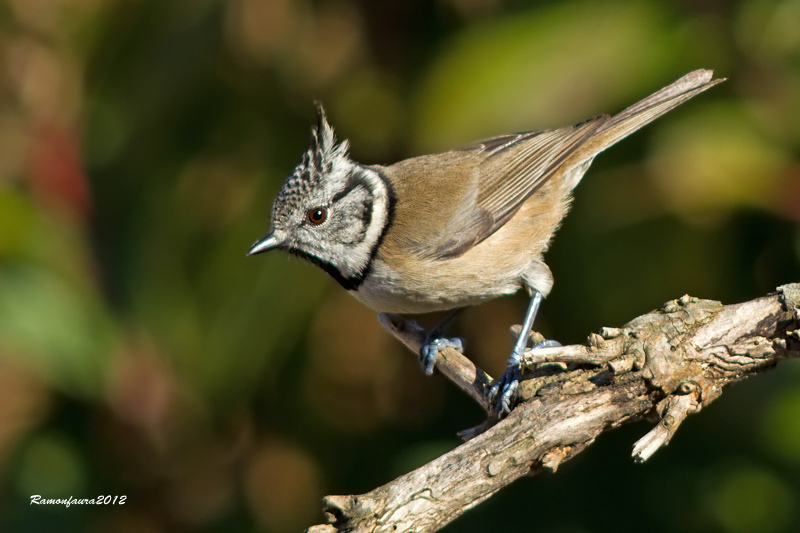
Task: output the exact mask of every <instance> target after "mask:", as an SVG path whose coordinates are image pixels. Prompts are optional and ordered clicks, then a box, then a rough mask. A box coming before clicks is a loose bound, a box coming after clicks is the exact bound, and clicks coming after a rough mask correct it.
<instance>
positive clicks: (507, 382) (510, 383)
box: [489, 289, 544, 416]
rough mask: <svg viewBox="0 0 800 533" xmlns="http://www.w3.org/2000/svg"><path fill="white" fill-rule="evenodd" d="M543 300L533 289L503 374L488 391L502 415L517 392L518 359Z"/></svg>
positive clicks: (518, 376) (523, 349) (508, 410)
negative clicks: (495, 400) (495, 399)
mask: <svg viewBox="0 0 800 533" xmlns="http://www.w3.org/2000/svg"><path fill="white" fill-rule="evenodd" d="M542 300H544V296H542V293H540V292H539V291H537V290H535V289H534V291H533V296H532V297H531V303H530V304H529V305H528V311H527V312H526V313H525V320H524V321H523V322H522V330H521V331H520V332H519V337H517V342H516V344H515V345H514V351H513V352H511V356H510V357H509V358H508V364H507V365H506V371H505V373H504V374H503V376H502V377H501V378H500V379H499V380H497V381H496V382H495V384H494V385H493V386H492V388H491V390H490V391H489V398H491V399H494V398H497V404H496V406H495V409H496V410H497V413H498V414H499V415H500V416H502V415H504V414H506V413H508V412H510V411H511V400H512V398H513V397H514V393H515V392H517V387H518V386H519V378H520V373H521V372H520V360H521V358H522V354H523V352H524V351H525V347H526V345H527V342H528V335H530V333H531V329H532V328H533V321H534V320H535V319H536V313H537V312H538V311H539V306H540V305H541V303H542Z"/></svg>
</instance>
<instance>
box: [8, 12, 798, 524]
mask: <svg viewBox="0 0 800 533" xmlns="http://www.w3.org/2000/svg"><path fill="white" fill-rule="evenodd" d="M798 21H800V0H741V1H738V2H710V1H705V2H689V1H679V2H666V1H664V0H612V1H610V2H602V3H598V2H590V1H588V0H566V1H561V2H554V1H542V2H525V1H522V0H406V1H403V2H370V1H368V0H331V1H323V0H319V1H312V0H227V1H223V0H174V1H169V2H158V1H153V0H122V1H117V2H110V1H101V0H0V469H2V477H0V479H1V480H2V481H1V482H0V496H1V499H0V501H1V502H2V503H1V504H0V529H1V530H3V531H42V530H52V531H55V530H57V531H147V532H159V531H231V530H234V531H267V532H278V531H296V530H300V529H303V528H305V527H307V526H309V525H311V524H314V523H319V522H321V521H322V520H323V518H322V516H321V514H320V512H319V509H320V507H321V502H320V498H321V497H322V495H324V494H330V493H358V492H361V491H365V490H369V489H370V488H373V487H375V486H378V485H380V484H382V483H384V482H386V481H388V480H389V479H391V478H392V477H393V476H396V475H398V474H400V473H403V472H405V471H407V470H408V469H411V468H414V467H416V466H418V465H420V464H422V463H424V462H425V461H427V460H429V459H430V458H432V457H435V456H436V455H438V454H440V453H442V452H443V451H445V450H448V449H450V448H452V447H453V446H455V445H457V442H458V441H457V439H456V437H455V432H456V431H457V430H459V429H463V428H466V427H470V426H472V425H475V424H477V423H478V422H479V421H480V419H481V415H480V413H479V412H478V410H477V409H476V408H475V407H473V406H471V405H470V403H469V400H467V399H465V398H463V397H462V396H461V395H459V394H458V393H457V392H455V391H454V390H452V388H451V387H448V386H447V385H446V384H445V383H444V381H443V380H442V379H441V378H433V379H425V378H424V377H423V376H422V374H421V372H420V371H419V370H418V368H417V364H416V362H415V361H414V358H413V357H412V356H410V355H409V354H406V353H403V351H402V350H401V349H400V347H399V346H397V344H396V343H395V342H394V341H393V340H392V339H390V338H388V336H387V335H386V334H384V333H383V332H382V331H381V330H380V328H379V326H378V323H377V320H376V318H375V316H374V313H372V312H371V311H369V310H368V309H366V308H364V307H363V306H361V305H360V304H359V303H358V302H356V301H355V300H354V299H352V298H350V297H349V296H347V295H346V294H344V293H343V292H342V291H341V290H340V289H339V288H338V287H337V286H335V284H334V283H333V282H332V281H331V280H329V279H327V277H326V276H325V275H324V274H323V273H321V272H320V271H318V270H316V269H315V268H314V267H312V266H309V265H307V264H305V263H302V262H299V261H298V260H294V259H291V258H288V257H285V256H281V255H279V254H278V255H274V256H272V255H270V256H265V257H258V258H255V259H253V258H250V259H246V258H245V255H244V253H245V251H246V250H247V248H248V245H249V244H250V243H252V242H253V241H254V240H255V239H256V238H257V237H259V236H260V235H261V234H263V232H264V231H266V229H267V217H268V212H269V206H270V202H271V201H272V198H273V197H274V195H275V193H276V192H277V191H278V189H279V188H280V186H281V184H282V182H283V180H284V179H285V177H286V176H287V175H288V173H289V172H291V170H292V168H293V167H294V165H295V164H296V163H297V162H298V161H299V158H300V155H301V154H302V152H303V151H304V150H305V149H306V143H307V140H308V130H309V125H310V123H311V121H312V115H313V107H312V105H311V102H312V100H313V99H314V98H318V99H321V100H322V101H323V102H324V103H325V104H326V106H327V107H328V111H329V115H330V119H331V121H332V123H333V124H334V126H335V127H336V128H337V131H338V132H339V135H340V136H341V137H342V138H349V139H350V140H351V142H352V146H353V149H352V152H353V155H354V157H355V158H356V159H358V160H360V161H364V162H365V163H373V162H381V163H388V162H392V161H395V160H397V159H400V158H403V157H409V156H412V155H417V154H420V153H426V152H432V151H436V150H442V149H447V148H450V147H455V146H457V145H458V144H459V143H462V142H467V141H471V140H475V139H477V138H482V137H488V136H491V135H494V134H498V133H506V132H510V131H519V130H528V129H537V128H548V127H559V126H563V125H566V124H571V123H574V122H577V121H579V120H582V119H584V118H587V117H590V116H593V115H596V114H598V113H601V112H614V111H617V110H620V109H622V108H623V107H625V106H626V105H628V104H630V103H632V102H634V101H636V100H638V99H640V98H642V97H644V96H646V95H647V94H649V93H650V92H652V91H654V90H655V89H657V88H660V87H661V86H663V85H666V84H667V83H669V82H671V81H673V80H674V79H676V78H678V77H679V76H680V75H682V74H684V73H686V72H688V71H689V70H692V69H695V68H699V67H705V68H711V69H714V70H716V71H717V73H718V75H721V76H725V77H728V78H729V81H728V82H727V83H725V84H724V85H722V86H719V87H716V88H714V89H713V90H712V91H710V92H708V93H704V94H702V95H701V96H699V97H698V98H696V99H695V100H693V101H692V102H690V103H688V104H686V105H684V106H682V107H681V108H680V109H678V110H676V111H674V112H672V113H670V114H669V115H667V116H666V117H664V118H662V119H660V120H659V121H658V122H657V123H655V124H654V125H652V126H650V127H648V128H646V129H645V130H643V131H641V132H638V133H636V134H635V135H634V136H633V137H632V138H631V139H629V140H626V141H625V142H623V143H621V144H620V145H619V146H617V147H614V148H613V149H612V150H610V151H609V152H608V153H607V154H603V155H602V156H601V157H599V158H598V160H597V161H596V163H595V164H594V166H593V168H592V169H591V170H590V172H589V173H588V176H587V177H586V179H585V180H584V182H583V183H582V184H581V186H580V187H579V188H578V190H577V191H576V199H575V204H574V209H573V212H572V214H571V215H570V217H568V218H567V220H566V221H565V224H564V226H563V228H562V229H561V230H560V232H559V234H558V236H557V238H556V240H555V243H554V245H553V248H552V250H551V252H550V253H549V255H548V262H549V263H550V265H551V267H552V269H553V271H554V273H555V278H556V280H557V283H556V285H555V290H554V291H553V293H552V295H551V296H550V298H548V301H547V305H546V306H545V307H544V309H543V312H542V314H541V318H540V322H539V323H538V326H539V328H541V329H542V330H543V331H545V333H547V334H548V336H552V337H555V338H558V339H560V340H561V341H562V342H570V343H571V342H579V341H581V340H582V339H583V338H584V337H585V335H586V334H588V333H589V332H590V331H597V330H598V329H599V328H600V327H601V326H619V325H621V324H622V323H624V322H625V321H626V320H628V319H630V318H633V317H635V316H637V315H638V314H640V313H643V312H646V311H648V310H650V309H653V308H655V307H658V306H660V305H661V304H662V303H663V302H664V301H666V300H668V299H671V298H674V297H678V296H680V295H682V294H684V293H690V294H692V295H695V296H699V297H703V298H712V299H719V300H722V301H724V302H726V303H733V302H736V301H741V300H745V299H750V298H753V297H757V296H759V295H762V294H764V293H765V292H768V291H771V290H772V289H774V287H776V286H777V285H780V284H782V283H787V282H793V281H794V282H797V281H800V279H798V274H800V268H798V267H799V266H800V162H798V155H799V154H800V120H798V117H800V32H798V31H797V22H798ZM524 306H525V301H524V299H523V298H522V297H514V298H506V299H502V300H498V301H495V302H491V303H489V304H486V305H484V306H481V307H478V308H475V309H471V310H469V311H467V312H466V313H465V315H464V317H463V320H462V321H461V323H460V325H459V327H460V330H461V331H460V332H461V333H462V334H463V335H464V336H466V337H467V339H468V342H469V348H470V351H469V355H470V356H472V357H473V358H474V359H475V360H476V361H477V362H478V363H479V364H480V365H482V366H484V367H485V368H487V369H488V370H489V371H490V372H492V373H497V372H499V371H500V370H501V369H502V368H503V361H504V359H505V356H506V355H507V351H508V350H509V349H510V337H509V334H508V326H509V325H510V324H512V323H514V322H515V321H519V319H520V317H521V315H522V311H523V309H524ZM798 385H800V370H798V367H797V365H792V364H791V363H787V364H782V365H781V366H780V367H779V368H778V369H777V370H776V371H774V372H769V373H766V374H765V375H763V376H759V377H757V378H755V379H752V380H749V381H748V382H746V383H744V384H742V385H737V386H736V387H734V388H733V389H731V390H730V391H729V392H728V393H727V394H726V395H724V396H723V398H722V400H721V401H719V402H718V403H717V404H715V406H714V408H712V409H709V410H708V412H704V413H703V414H702V415H701V416H699V417H697V419H692V420H690V422H689V423H688V424H687V425H686V428H685V429H683V430H682V431H681V432H680V434H679V436H678V437H677V439H676V440H675V441H674V442H673V443H672V445H671V446H670V447H669V448H668V449H666V450H664V451H661V452H659V453H658V455H657V456H656V457H655V458H654V459H653V460H651V461H650V462H649V463H648V464H646V465H644V466H636V465H633V464H632V462H631V460H630V458H629V451H630V447H631V444H632V443H633V441H634V440H635V439H636V438H637V437H638V436H640V435H641V434H643V433H644V432H645V431H646V429H647V428H646V426H645V425H643V424H639V425H635V426H632V427H628V428H624V429H622V430H620V431H617V432H615V433H613V434H611V435H609V436H606V437H603V438H602V439H601V440H600V441H599V442H598V443H596V445H595V446H593V447H592V448H591V449H590V450H589V451H588V452H587V453H585V454H583V455H582V456H581V457H579V458H578V459H576V460H575V461H573V462H572V463H570V464H568V465H566V466H565V467H564V468H562V469H560V470H559V472H558V474H557V475H555V476H548V475H543V476H540V477H538V478H536V479H533V480H528V481H521V482H519V483H517V484H515V485H514V486H512V487H509V488H507V489H506V490H504V491H503V492H501V493H500V494H498V495H496V496H495V497H493V498H491V499H490V500H489V501H487V502H485V503H484V504H482V505H481V506H479V507H478V508H476V509H475V510H473V511H470V513H468V514H467V515H466V516H465V517H464V518H462V519H460V520H458V521H457V522H456V523H454V524H453V525H451V526H450V527H449V528H448V530H449V531H465V532H466V531H495V530H516V529H519V528H523V527H524V528H526V529H528V528H529V527H530V526H528V524H536V527H537V528H538V529H540V530H544V531H556V532H567V531H570V532H578V531H587V532H588V531H615V532H620V531H640V530H641V529H642V528H643V527H644V528H646V529H647V530H649V531H676V530H679V531H729V532H738V531H756V530H758V531H794V530H796V524H797V523H798V521H800V515H799V514H798V510H797V509H798V504H800V475H798V474H800V470H799V469H800V460H799V458H800V452H798V449H800V445H799V444H798V443H800V427H798V423H797V420H798V414H800V398H798V395H797V392H796V389H797V387H798ZM612 487H613V490H609V489H610V488H612ZM32 494H41V495H43V496H44V497H46V498H64V497H69V496H72V497H74V498H92V497H95V496H97V495H112V496H113V495H120V496H121V495H126V496H127V501H126V503H125V505H122V506H119V505H117V506H111V505H109V506H101V507H97V506H94V507H86V506H71V507H70V508H64V507H59V506H36V505H30V496H31V495H32ZM622 502H624V503H622ZM622 506H624V508H625V509H626V511H625V516H626V518H627V519H628V520H629V521H628V522H627V523H619V522H616V521H611V520H607V519H606V517H607V516H608V509H609V508H615V509H619V508H621V507H622ZM544 510H546V511H544ZM531 511H533V512H531ZM645 524H646V525H645ZM526 526H527V527H526Z"/></svg>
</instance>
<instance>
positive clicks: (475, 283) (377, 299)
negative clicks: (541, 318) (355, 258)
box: [353, 262, 521, 313]
mask: <svg viewBox="0 0 800 533" xmlns="http://www.w3.org/2000/svg"><path fill="white" fill-rule="evenodd" d="M448 267H449V265H448V264H447V262H443V263H439V264H432V265H430V266H429V268H422V269H416V270H415V274H414V275H409V274H408V273H402V274H401V273H400V272H398V271H397V270H395V269H392V268H390V267H388V266H387V265H385V264H380V263H379V264H377V265H375V266H374V268H373V271H372V272H371V274H370V275H369V276H368V277H367V278H366V279H365V280H364V283H363V284H362V285H361V286H360V287H359V288H358V290H356V291H354V292H353V294H354V296H355V297H356V298H358V299H359V300H361V301H362V302H363V303H364V304H366V305H367V306H368V307H371V308H372V309H375V310H376V311H379V312H385V313H430V312H434V311H445V310H448V309H456V308H459V307H465V306H469V305H476V304H479V303H481V302H484V301H486V300H490V299H492V298H496V297H498V296H503V295H507V294H513V293H515V292H517V290H519V288H520V287H521V281H520V276H519V275H518V274H516V273H515V274H512V275H510V276H502V277H497V276H491V275H487V274H486V272H478V271H472V270H470V269H463V268H462V269H458V270H457V271H454V269H452V268H448Z"/></svg>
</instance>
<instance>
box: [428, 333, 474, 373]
mask: <svg viewBox="0 0 800 533" xmlns="http://www.w3.org/2000/svg"><path fill="white" fill-rule="evenodd" d="M445 348H453V349H455V350H456V351H458V352H461V353H463V352H464V341H463V340H462V339H460V338H458V337H455V338H452V339H445V338H436V339H431V340H430V341H428V342H426V343H425V344H423V345H422V347H421V348H420V349H419V361H420V363H421V364H422V370H423V371H424V372H425V374H426V375H428V376H431V375H433V367H434V365H435V364H436V358H437V357H438V356H439V353H441V352H442V350H444V349H445Z"/></svg>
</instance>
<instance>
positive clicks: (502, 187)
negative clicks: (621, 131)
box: [421, 116, 608, 259]
mask: <svg viewBox="0 0 800 533" xmlns="http://www.w3.org/2000/svg"><path fill="white" fill-rule="evenodd" d="M607 119H608V117H607V116H601V117H597V118H593V119H590V120H587V121H585V122H582V123H580V124H577V125H575V126H572V127H569V128H561V129H558V130H550V131H539V132H528V133H519V134H515V135H503V136H500V137H494V138H492V139H487V140H485V141H481V142H478V143H474V144H471V145H468V146H465V147H464V148H462V151H470V152H473V153H475V154H477V155H478V158H477V160H478V161H479V163H477V165H476V166H475V168H474V170H473V172H475V173H476V176H475V178H476V179H475V180H474V181H473V183H474V186H475V187H476V188H477V190H476V193H475V194H474V195H472V197H471V198H470V200H471V201H469V202H468V203H467V204H466V205H462V209H461V212H460V213H459V216H457V217H454V218H453V219H452V220H451V221H450V223H449V224H448V226H449V231H448V232H447V238H446V239H445V240H444V241H440V242H438V243H430V245H429V246H428V247H427V249H426V250H424V251H423V252H424V253H423V255H424V256H426V257H429V258H431V259H448V258H452V257H458V256H459V255H461V254H463V253H464V252H466V251H467V250H468V249H469V248H470V247H472V246H475V245H476V244H477V243H479V242H481V241H482V240H484V239H486V238H487V237H489V236H490V235H492V234H493V233H494V232H495V231H497V230H498V229H499V228H500V227H501V226H502V225H503V224H505V223H506V222H507V221H508V219H509V218H511V216H512V215H513V214H514V213H515V212H516V210H517V209H519V207H520V205H522V203H523V202H524V201H525V200H526V199H527V198H528V197H529V196H530V195H531V194H533V193H534V192H535V191H536V190H537V189H539V187H541V186H542V185H543V184H544V183H545V182H546V181H547V180H548V179H549V178H550V177H551V176H553V174H554V173H555V172H556V171H557V170H558V169H559V168H560V167H561V165H562V163H564V161H565V160H567V159H568V158H569V157H570V156H571V155H573V154H574V153H575V151H576V150H577V149H578V148H579V147H580V146H581V145H582V144H584V143H585V142H586V140H587V139H589V138H591V136H592V135H593V134H594V132H595V131H597V129H598V128H599V127H600V126H601V125H602V124H603V123H604V122H605V121H606V120H607ZM592 155H594V154H591V155H589V156H588V157H591V156H592ZM421 251H422V250H421Z"/></svg>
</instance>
